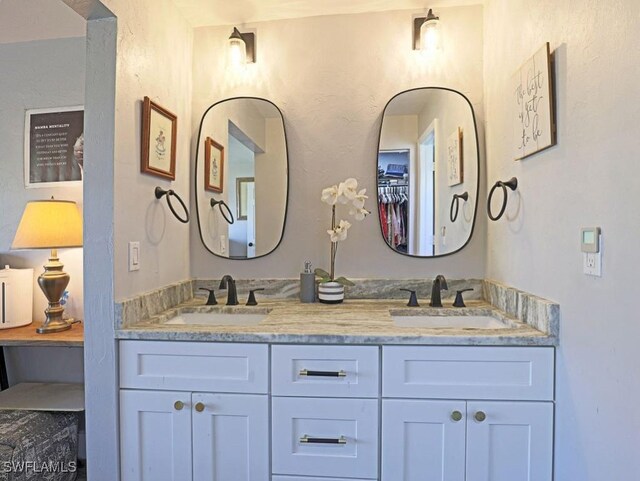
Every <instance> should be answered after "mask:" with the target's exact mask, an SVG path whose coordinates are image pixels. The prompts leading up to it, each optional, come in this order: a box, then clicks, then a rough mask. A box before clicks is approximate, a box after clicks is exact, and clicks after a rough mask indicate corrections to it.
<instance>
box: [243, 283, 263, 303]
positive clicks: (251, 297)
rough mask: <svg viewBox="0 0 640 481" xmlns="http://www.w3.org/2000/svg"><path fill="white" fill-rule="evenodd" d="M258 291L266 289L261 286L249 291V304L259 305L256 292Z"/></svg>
mask: <svg viewBox="0 0 640 481" xmlns="http://www.w3.org/2000/svg"><path fill="white" fill-rule="evenodd" d="M256 291H264V287H261V288H259V289H251V290H250V291H249V299H247V304H246V305H247V306H257V305H258V301H256V295H255V292H256Z"/></svg>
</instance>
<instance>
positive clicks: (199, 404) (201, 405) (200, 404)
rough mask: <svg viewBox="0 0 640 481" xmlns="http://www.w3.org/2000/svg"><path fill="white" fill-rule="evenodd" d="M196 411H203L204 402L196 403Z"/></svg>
mask: <svg viewBox="0 0 640 481" xmlns="http://www.w3.org/2000/svg"><path fill="white" fill-rule="evenodd" d="M196 411H198V412H199V413H201V412H202V411H204V404H202V403H196Z"/></svg>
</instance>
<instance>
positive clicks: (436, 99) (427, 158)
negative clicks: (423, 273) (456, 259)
mask: <svg viewBox="0 0 640 481" xmlns="http://www.w3.org/2000/svg"><path fill="white" fill-rule="evenodd" d="M376 165H377V178H378V215H379V219H380V228H381V232H382V236H383V237H384V240H385V242H386V243H387V245H388V246H389V247H390V248H391V249H393V250H394V251H396V252H398V253H401V254H405V255H410V256H417V257H438V256H444V255H448V254H453V253H454V252H457V251H459V250H460V249H462V248H463V247H464V246H465V245H467V243H468V242H469V240H470V239H471V235H472V234H473V227H474V224H475V218H476V206H477V200H478V199H477V197H478V187H479V169H480V165H479V148H478V134H477V129H476V121H475V115H474V112H473V107H472V106H471V103H470V102H469V100H468V99H467V98H466V97H465V96H464V95H462V94H461V93H459V92H456V91H455V90H450V89H446V88H437V87H427V88H419V89H413V90H407V91H406V92H401V93H399V94H398V95H396V96H395V97H393V98H392V99H391V100H390V101H389V102H388V103H387V105H386V107H385V109H384V113H383V118H382V125H381V127H380V136H379V141H378V159H377V163H376Z"/></svg>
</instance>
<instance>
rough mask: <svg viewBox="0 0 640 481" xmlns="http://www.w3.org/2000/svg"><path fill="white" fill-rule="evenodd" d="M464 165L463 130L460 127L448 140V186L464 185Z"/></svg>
mask: <svg viewBox="0 0 640 481" xmlns="http://www.w3.org/2000/svg"><path fill="white" fill-rule="evenodd" d="M462 165H463V164H462V130H460V127H458V128H457V129H456V130H455V132H453V133H452V134H451V135H450V136H449V138H448V139H447V185H449V186H453V185H458V184H461V183H462V181H463V168H462Z"/></svg>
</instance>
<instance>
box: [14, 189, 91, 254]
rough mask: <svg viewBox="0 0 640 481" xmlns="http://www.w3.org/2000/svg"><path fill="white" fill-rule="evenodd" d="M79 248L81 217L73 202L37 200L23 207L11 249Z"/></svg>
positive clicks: (80, 241)
mask: <svg viewBox="0 0 640 481" xmlns="http://www.w3.org/2000/svg"><path fill="white" fill-rule="evenodd" d="M62 247H82V217H81V216H80V211H79V210H78V206H77V205H76V203H75V202H70V201H66V200H53V199H52V200H37V201H31V202H28V203H27V205H26V207H25V208H24V213H23V214H22V219H21V220H20V225H19V226H18V231H17V232H16V236H15V238H14V239H13V244H12V245H11V248H12V249H57V248H62Z"/></svg>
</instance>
